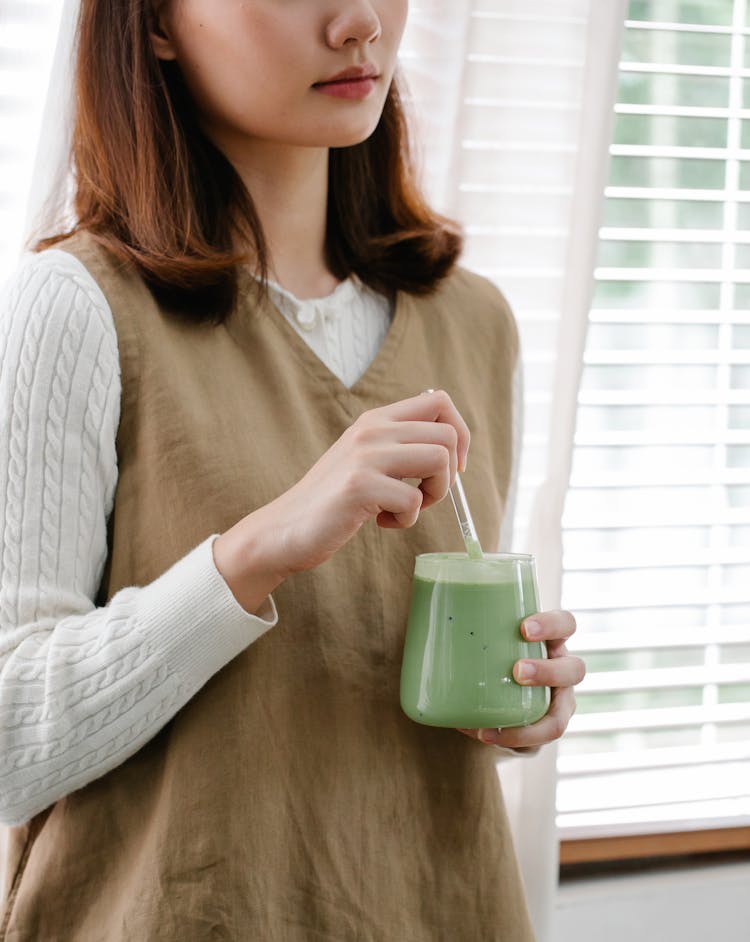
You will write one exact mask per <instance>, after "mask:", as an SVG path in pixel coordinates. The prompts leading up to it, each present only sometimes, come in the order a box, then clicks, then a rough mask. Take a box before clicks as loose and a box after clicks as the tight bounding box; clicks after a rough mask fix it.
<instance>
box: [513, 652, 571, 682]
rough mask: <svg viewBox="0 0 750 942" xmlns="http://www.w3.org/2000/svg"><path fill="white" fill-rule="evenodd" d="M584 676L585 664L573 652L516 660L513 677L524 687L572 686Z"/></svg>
mask: <svg viewBox="0 0 750 942" xmlns="http://www.w3.org/2000/svg"><path fill="white" fill-rule="evenodd" d="M585 676H586V665H585V664H584V663H583V661H582V660H581V659H580V657H576V656H575V655H573V654H567V653H566V654H562V655H558V656H556V657H554V658H547V659H538V658H534V659H531V660H521V661H516V663H515V664H514V665H513V677H514V679H515V680H516V683H519V684H521V685H522V686H524V687H574V686H575V685H576V684H580V682H581V681H582V680H583V678H584V677H585Z"/></svg>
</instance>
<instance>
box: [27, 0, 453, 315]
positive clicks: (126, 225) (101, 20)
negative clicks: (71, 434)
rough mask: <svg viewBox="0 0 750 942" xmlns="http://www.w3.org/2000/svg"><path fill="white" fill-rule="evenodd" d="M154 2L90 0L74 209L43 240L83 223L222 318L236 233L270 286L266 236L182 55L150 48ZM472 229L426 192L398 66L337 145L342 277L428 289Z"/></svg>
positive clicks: (234, 284)
mask: <svg viewBox="0 0 750 942" xmlns="http://www.w3.org/2000/svg"><path fill="white" fill-rule="evenodd" d="M152 3H153V0H130V2H126V0H82V3H81V7H80V14H79V20H78V28H77V47H78V49H77V58H76V66H75V98H76V118H75V124H74V128H73V139H72V148H71V154H70V158H71V169H72V172H73V180H74V189H73V211H74V216H75V220H76V222H75V224H74V225H72V226H70V225H68V226H67V227H66V226H64V225H62V224H60V223H57V224H56V227H57V228H58V231H57V234H55V235H51V236H47V237H46V238H41V239H38V240H37V241H36V242H35V243H34V245H33V250H34V251H41V250H42V249H46V248H50V247H51V246H53V245H56V244H57V243H58V242H60V241H61V240H63V239H65V238H67V237H68V236H70V235H72V234H73V233H75V232H77V231H79V230H86V231H88V232H89V233H90V234H91V235H93V236H94V238H95V239H96V240H97V241H98V242H99V243H101V244H102V245H103V246H104V247H106V248H107V249H108V250H109V251H110V252H112V253H113V254H114V255H115V256H116V257H118V258H121V259H124V260H126V261H129V262H130V263H132V264H134V265H135V267H136V269H137V270H138V271H139V273H140V274H141V276H142V277H143V279H144V280H145V282H146V284H147V285H148V286H149V288H150V289H151V291H152V292H153V294H154V295H155V297H156V298H157V299H158V300H159V301H160V302H161V303H162V304H163V305H165V306H166V307H168V308H170V309H172V310H175V311H177V312H179V313H181V314H182V315H184V316H186V317H188V318H190V319H192V320H195V321H204V320H205V321H213V322H215V323H221V322H222V321H223V320H224V319H225V318H226V317H227V316H228V315H229V313H230V312H231V310H232V309H233V307H234V305H235V303H236V300H237V292H238V266H239V265H240V264H243V263H248V262H249V261H250V259H249V258H248V256H247V255H238V254H237V252H236V250H235V249H234V246H236V245H237V244H240V245H248V246H250V247H251V253H252V254H251V257H252V260H253V263H254V266H255V269H256V272H257V273H258V274H259V275H260V276H261V282H260V285H259V290H261V291H262V290H263V288H264V286H265V284H266V278H267V275H268V253H267V247H266V243H265V239H264V236H263V230H262V228H261V223H260V220H259V218H258V215H257V213H256V210H255V207H254V205H253V200H252V195H251V194H250V193H249V192H248V190H247V188H246V187H245V186H244V184H243V183H242V180H241V179H240V176H239V175H238V173H237V172H236V171H235V169H234V167H233V166H232V164H231V163H230V162H229V160H228V159H227V158H226V157H225V156H224V154H223V153H222V152H221V151H220V150H219V149H218V148H217V147H215V146H214V145H213V144H212V143H211V141H210V140H209V139H208V137H207V136H206V135H205V134H204V133H203V132H202V131H201V129H200V128H199V125H198V121H197V115H196V108H195V105H194V103H193V100H192V98H191V96H190V94H189V92H188V90H187V87H186V84H185V82H184V81H183V79H182V76H181V73H180V70H179V67H178V66H177V64H176V63H175V62H173V61H168V62H165V61H163V60H160V59H159V58H158V57H157V56H156V55H155V53H154V51H153V49H152V46H151V42H150V39H149V29H150V26H151V16H152V14H151V6H152ZM61 225H62V231H60V226H61ZM462 240H463V237H462V232H461V229H460V227H459V226H458V225H457V224H456V223H455V222H453V221H452V220H449V219H447V218H445V217H444V216H441V215H439V214H438V213H436V212H434V211H433V210H431V209H430V207H429V206H428V205H427V202H426V201H425V198H424V196H423V195H422V193H421V192H420V188H419V186H418V183H417V179H416V173H415V169H414V164H413V160H412V152H411V149H410V144H409V133H408V123H407V119H406V116H405V113H404V109H403V106H402V102H401V97H400V94H399V89H398V81H397V80H396V79H394V81H393V83H392V85H391V87H390V90H389V92H388V96H387V99H386V102H385V107H384V109H383V113H382V116H381V118H380V121H379V123H378V125H377V127H376V129H375V131H374V132H373V134H372V135H371V136H370V137H369V138H368V139H367V140H366V141H364V142H362V143H360V144H356V145H353V146H351V147H342V148H331V150H330V157H329V179H328V211H327V233H326V256H327V263H328V265H329V267H330V270H331V272H332V273H333V274H334V275H335V276H336V277H337V278H339V279H344V278H346V277H347V276H348V275H350V274H352V273H355V274H356V275H357V276H358V277H359V278H360V279H361V280H362V281H363V282H364V283H365V284H367V285H369V286H370V287H371V288H373V289H375V290H376V291H379V292H381V293H382V294H385V295H387V296H389V297H391V298H393V296H394V295H395V293H396V291H397V290H398V289H401V290H405V291H407V292H411V293H414V294H428V293H430V292H431V291H432V290H433V289H434V287H435V286H436V284H437V283H438V282H439V281H440V280H441V279H442V278H443V277H444V276H445V275H446V274H448V272H449V271H450V270H451V268H452V267H453V265H454V264H455V262H456V260H457V258H458V256H459V254H460V251H461V248H462Z"/></svg>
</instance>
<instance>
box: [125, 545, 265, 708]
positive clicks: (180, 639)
mask: <svg viewBox="0 0 750 942" xmlns="http://www.w3.org/2000/svg"><path fill="white" fill-rule="evenodd" d="M218 536H219V534H218V533H214V534H212V535H211V536H209V537H207V538H206V539H205V540H204V541H203V542H202V543H199V544H198V546H196V547H195V549H192V550H191V551H190V552H189V553H188V554H187V555H185V556H183V558H182V559H180V560H178V561H177V562H176V563H175V564H174V565H173V566H171V567H170V568H169V569H168V570H167V571H166V572H165V573H163V574H162V575H161V576H159V578H158V579H155V580H154V581H153V582H151V583H150V584H149V585H147V586H144V587H143V589H142V591H141V593H140V595H139V598H138V621H139V623H140V625H141V626H142V628H143V631H144V633H145V634H146V637H147V638H148V641H149V645H150V647H151V649H152V651H158V652H160V654H161V657H162V658H164V659H165V660H166V662H167V664H168V666H169V671H170V673H175V674H177V676H178V678H179V681H180V683H181V684H182V685H184V686H187V687H193V688H195V690H196V691H197V690H198V689H200V687H202V686H203V684H204V683H206V681H207V680H208V679H209V678H210V677H212V676H213V675H214V674H215V673H216V672H217V671H218V670H221V668H222V667H224V666H225V665H226V664H228V663H229V661H231V660H232V659H233V658H235V657H236V656H237V655H238V654H239V653H240V652H241V651H244V649H245V648H246V647H247V646H248V645H250V644H252V643H253V642H254V641H257V640H258V638H260V637H261V635H264V634H265V633H266V632H267V631H268V630H269V628H273V627H274V626H275V625H276V624H277V622H278V620H279V614H278V611H277V610H276V603H275V602H274V600H273V597H272V596H271V595H269V596H268V597H267V598H266V600H265V601H264V602H263V604H262V606H261V608H260V610H259V611H260V614H258V615H251V614H250V613H249V612H246V611H245V609H244V608H242V606H241V605H240V604H239V602H238V601H237V599H236V598H235V597H234V595H233V594H232V590H231V589H230V588H229V586H228V585H227V583H226V581H225V579H224V577H223V576H222V575H221V573H220V572H219V570H218V569H217V568H216V564H215V562H214V556H213V542H214V540H215V539H216V538H217V537H218ZM263 616H265V617H263Z"/></svg>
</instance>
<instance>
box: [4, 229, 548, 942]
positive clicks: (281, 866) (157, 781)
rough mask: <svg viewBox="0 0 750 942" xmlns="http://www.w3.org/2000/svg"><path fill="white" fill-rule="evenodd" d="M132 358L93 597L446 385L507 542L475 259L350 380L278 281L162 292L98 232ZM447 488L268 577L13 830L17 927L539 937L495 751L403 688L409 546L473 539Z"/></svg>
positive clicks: (63, 934)
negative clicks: (177, 694)
mask: <svg viewBox="0 0 750 942" xmlns="http://www.w3.org/2000/svg"><path fill="white" fill-rule="evenodd" d="M60 248H63V249H64V250H66V251H69V252H72V253H73V254H75V255H76V256H78V258H80V259H81V260H82V261H83V263H84V264H85V265H86V267H87V268H88V269H89V271H90V272H91V274H92V275H93V276H94V278H95V279H96V280H97V282H98V283H99V285H100V286H101V288H102V290H103V292H104V294H105V296H106V298H107V300H108V302H109V304H110V306H111V308H112V311H113V316H114V319H115V326H116V330H117V336H118V343H119V351H120V362H121V369H122V408H121V421H120V425H119V429H118V435H117V454H118V463H119V481H118V486H117V492H116V496H115V504H114V510H113V514H112V517H111V519H110V526H109V530H110V552H109V556H108V561H107V567H106V570H105V575H104V578H103V580H102V586H101V592H100V596H99V599H98V602H99V604H101V605H103V604H106V602H107V601H108V600H109V599H110V598H111V597H112V595H113V594H114V593H115V592H117V591H118V590H119V589H120V588H122V587H123V586H131V585H134V586H138V585H145V584H147V583H150V582H152V581H153V580H154V579H156V578H157V577H158V576H159V575H160V574H161V573H163V572H164V571H165V570H166V569H167V568H169V567H170V566H171V565H172V564H173V563H174V562H176V561H177V560H179V559H180V558H181V557H182V556H184V555H185V554H186V553H187V552H188V551H189V550H191V549H192V548H193V547H194V546H196V545H197V544H198V543H199V542H200V541H202V540H204V539H205V538H206V537H207V536H209V535H210V534H212V533H218V532H222V531H223V530H225V529H227V528H228V527H230V526H232V525H233V524H234V523H236V522H237V521H238V520H239V519H240V518H242V517H243V516H245V515H246V514H248V513H250V512H251V511H252V510H254V509H256V508H257V507H259V506H262V505H263V504H266V503H268V502H269V501H271V500H273V499H274V498H275V497H277V496H278V495H279V494H281V493H282V492H283V491H285V490H286V489H288V488H289V487H291V486H292V485H293V484H294V483H295V482H296V481H298V480H299V479H300V478H301V477H302V476H303V475H304V474H305V473H306V471H307V470H308V469H309V468H310V467H311V466H312V465H313V464H314V462H315V461H316V460H317V459H318V458H319V457H320V455H321V454H322V453H323V452H324V451H325V450H326V449H327V448H329V447H330V446H331V445H332V444H333V443H334V442H335V441H336V440H337V439H338V438H339V436H340V435H341V434H342V433H343V432H344V431H345V429H346V428H347V427H348V426H349V425H351V423H352V422H353V421H354V420H355V419H356V418H357V416H359V415H360V414H361V413H362V412H364V411H365V410H367V409H371V408H374V407H376V406H381V405H385V404H388V403H391V402H395V401H397V400H400V399H404V398H406V397H408V396H413V395H416V394H417V393H419V392H421V391H422V390H424V389H426V388H428V387H434V388H438V387H443V388H445V389H447V390H448V391H449V392H450V394H451V396H452V397H453V399H454V401H455V403H456V405H457V407H458V408H459V410H460V411H461V413H462V415H463V416H464V418H465V419H466V421H467V423H468V425H469V427H470V429H471V432H472V444H471V449H470V453H469V461H468V469H467V471H466V474H465V476H464V483H465V488H466V492H467V497H468V499H469V501H470V504H471V507H472V508H473V511H474V516H475V520H476V524H477V530H478V532H479V537H480V540H481V542H482V544H483V545H484V547H485V548H486V549H495V548H496V546H497V540H498V535H499V530H500V523H501V519H502V514H503V506H504V500H505V495H506V493H507V488H508V482H509V475H510V466H511V440H512V428H511V377H512V373H513V368H514V365H515V361H516V357H517V352H518V342H517V332H516V326H515V323H514V321H513V318H512V315H511V313H510V311H509V309H508V307H507V305H506V303H505V302H504V300H503V298H502V296H501V295H500V294H499V292H498V291H497V290H496V289H495V288H494V287H493V286H492V285H491V284H490V283H489V282H488V281H486V280H484V279H482V278H480V277H479V276H477V275H474V274H471V273H469V272H468V271H465V270H463V269H461V268H457V269H455V270H454V272H453V273H452V274H451V275H450V276H449V277H448V278H447V279H445V280H444V281H443V282H442V284H441V285H440V287H439V288H438V289H437V291H436V292H435V293H434V294H433V295H432V296H431V297H428V298H423V299H419V298H416V297H414V296H413V295H409V294H406V293H403V292H400V293H399V294H398V297H397V302H396V308H395V314H394V319H393V323H392V325H391V327H390V330H389V332H388V334H387V336H386V338H385V341H384V343H383V346H382V347H381V349H380V351H379V352H378V354H377V356H376V358H375V360H374V361H373V362H372V364H371V365H370V367H369V368H368V369H367V371H366V372H365V374H364V375H363V376H362V377H361V378H360V379H359V380H358V381H357V382H356V383H355V384H354V386H353V387H352V388H351V389H348V388H347V387H346V386H345V385H344V384H342V383H341V382H340V380H339V379H338V378H337V377H336V376H335V375H334V374H333V373H331V372H330V371H329V370H328V369H327V367H326V366H325V365H324V364H323V362H322V361H321V360H320V359H318V357H317V356H316V355H315V354H314V353H313V352H312V350H310V348H309V347H308V346H307V345H306V344H305V342H304V340H302V339H301V338H300V337H299V336H298V335H297V334H296V333H295V331H294V329H293V328H292V327H291V325H289V324H288V323H287V322H286V321H285V320H284V318H283V317H282V316H281V314H280V313H279V312H278V311H277V310H276V309H275V308H274V307H273V306H272V305H271V303H270V302H263V303H257V302H256V301H254V300H253V299H252V297H253V296H252V293H251V291H250V286H251V280H250V277H249V275H248V274H247V273H246V272H242V274H241V287H242V294H241V300H240V302H239V304H238V305H237V308H236V309H235V310H234V311H233V313H232V315H231V317H230V318H229V320H228V321H227V323H226V324H225V325H223V326H220V327H215V326H209V325H205V324H204V325H192V324H189V323H186V322H185V321H184V320H181V319H179V318H177V317H175V316H174V315H170V314H169V313H167V312H166V311H165V310H163V309H161V308H160V307H159V306H158V305H157V304H156V303H155V301H154V299H153V297H152V295H151V294H150V292H149V291H148V290H147V289H146V287H145V285H144V283H143V282H142V281H141V279H140V278H139V277H137V275H136V274H135V273H134V272H133V271H132V270H130V269H127V268H124V267H123V266H121V265H119V264H118V263H115V262H114V260H113V259H112V258H111V257H110V256H109V255H108V254H107V253H105V252H104V251H102V250H101V249H100V248H99V247H98V246H97V245H96V244H95V243H94V241H93V240H92V239H91V238H90V237H89V236H87V235H86V234H80V235H77V236H75V237H73V238H72V239H69V240H67V241H66V242H64V243H62V244H61V245H60ZM461 549H463V544H462V541H461V536H460V532H459V529H458V525H457V522H456V519H455V515H454V513H453V509H452V507H451V504H450V500H449V499H446V500H444V501H442V502H441V503H440V504H437V505H435V506H433V507H432V508H429V509H427V510H425V511H424V513H423V514H422V515H421V516H420V519H419V521H418V522H417V524H416V525H415V526H414V527H413V528H411V529H408V530H384V529H381V528H379V527H378V526H377V524H376V523H375V521H374V520H371V521H369V522H368V523H367V524H366V525H365V526H364V527H362V529H361V530H360V531H359V532H358V533H357V535H356V536H355V537H354V538H353V539H351V540H350V541H349V543H347V544H346V546H344V547H343V548H342V549H341V550H340V551H339V552H338V553H336V555H335V556H334V557H333V558H331V559H330V560H328V561H327V562H326V563H325V564H324V565H322V566H320V567H318V568H317V569H315V570H313V571H309V572H304V573H298V574H295V575H293V576H292V577H290V578H289V579H287V580H286V581H285V582H284V583H283V584H281V585H280V586H279V587H278V588H277V589H276V590H275V592H274V598H275V600H276V603H277V606H278V610H279V616H280V617H279V623H278V625H277V626H276V627H275V628H273V629H271V630H270V631H269V632H268V633H267V634H265V635H264V636H263V637H261V638H260V639H259V640H258V641H257V642H255V643H254V644H252V645H250V646H249V647H248V648H247V649H246V650H245V651H243V652H242V653H241V654H240V655H239V656H237V657H236V658H235V659H234V660H233V661H232V662H231V663H229V664H228V665H227V666H226V667H224V668H223V669H222V670H220V671H219V672H218V673H217V674H215V675H214V676H213V677H212V678H211V680H210V681H209V682H208V683H207V684H205V686H204V687H203V688H202V689H201V690H200V691H199V692H198V693H197V694H196V695H195V696H194V697H193V698H192V699H191V700H190V701H189V702H188V703H187V704H186V705H185V707H183V709H182V710H180V711H179V712H178V713H177V715H176V716H175V717H174V718H173V719H172V720H171V721H169V722H168V723H167V724H166V725H165V726H164V727H163V728H162V730H161V731H160V732H159V733H158V734H157V735H156V736H155V737H154V738H153V739H152V740H151V741H150V742H149V743H147V745H145V746H144V747H143V748H142V749H140V750H139V751H138V752H137V753H136V754H135V755H133V756H132V757H131V758H130V759H128V760H127V761H125V762H124V763H122V764H121V765H120V766H118V767H117V768H115V769H114V770H112V771H111V772H109V773H108V774H106V775H104V776H102V777H101V778H99V779H97V780H96V781H94V782H91V783H90V784H89V785H87V786H86V787H84V788H81V789H79V790H78V791H75V792H73V793H72V794H70V795H68V796H67V797H65V798H63V799H61V800H60V801H58V802H57V803H55V804H54V805H53V806H52V807H51V808H48V809H46V810H45V811H43V812H42V813H40V814H39V815H37V816H36V817H35V818H33V819H32V820H31V821H30V822H28V823H27V824H25V825H22V826H20V827H17V828H13V829H12V830H11V842H10V848H9V855H8V860H7V877H6V884H7V885H6V900H5V914H4V919H3V923H2V930H1V931H0V939H2V940H5V942H125V940H128V942H150V940H165V942H208V940H217V942H218V940H238V942H334V940H336V942H529V940H531V939H532V933H531V929H530V927H529V921H528V917H527V913H526V907H525V904H524V900H523V896H522V889H521V885H520V880H519V876H518V870H517V865H516V861H515V857H514V853H513V848H512V844H511V836H510V832H509V829H508V823H507V820H506V815H505V811H504V807H503V802H502V797H501V793H500V789H499V785H498V776H497V772H496V766H495V763H496V758H497V755H496V753H495V751H494V750H493V749H492V748H490V747H487V746H483V745H481V744H479V743H477V742H476V741H474V740H471V739H469V738H467V737H466V736H464V735H462V734H461V733H459V732H457V731H455V730H451V729H434V728H430V727H426V726H420V725H417V724H415V723H413V722H412V721H411V720H409V719H408V718H407V717H406V716H405V715H404V714H403V713H402V711H401V709H400V706H399V676H400V665H401V655H402V650H403V641H404V634H405V629H406V620H407V613H408V606H409V598H410V591H411V579H412V572H413V568H414V556H415V554H417V553H421V552H432V551H436V550H461Z"/></svg>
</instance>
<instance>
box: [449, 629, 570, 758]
mask: <svg viewBox="0 0 750 942" xmlns="http://www.w3.org/2000/svg"><path fill="white" fill-rule="evenodd" d="M575 630H576V621H575V618H574V617H573V615H572V614H571V613H570V612H563V611H559V612H558V611H553V612H537V613H536V614H535V615H529V616H528V617H527V618H525V619H524V621H523V622H522V623H521V633H522V634H523V636H524V638H526V640H527V641H545V642H546V643H547V658H546V659H541V660H536V659H532V660H521V661H516V663H515V665H514V667H513V676H514V677H515V679H516V681H517V682H518V683H519V684H522V685H523V686H524V687H525V686H531V687H539V686H542V687H551V688H552V696H551V702H550V707H549V710H548V711H547V713H546V715H545V716H543V717H542V718H541V720H539V721H538V722H536V723H532V725H531V726H512V727H508V728H507V729H502V730H497V729H462V730H459V732H461V733H464V735H466V736H470V737H471V738H472V739H478V740H479V741H480V742H484V743H489V744H492V745H494V746H505V747H507V748H509V749H523V748H525V747H528V746H541V745H543V744H544V743H548V742H552V741H553V740H555V739H559V738H560V736H562V734H563V733H564V732H565V730H566V728H567V726H568V723H569V721H570V718H571V716H572V715H573V713H574V712H575V708H576V699H575V694H574V693H573V687H574V686H575V685H576V684H580V682H581V681H582V680H583V678H584V675H585V673H586V665H585V664H584V663H583V661H582V660H581V659H580V658H579V657H575V655H572V654H568V650H567V648H566V647H565V642H566V641H567V640H568V638H569V637H570V636H571V635H572V634H573V632H574V631H575Z"/></svg>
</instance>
